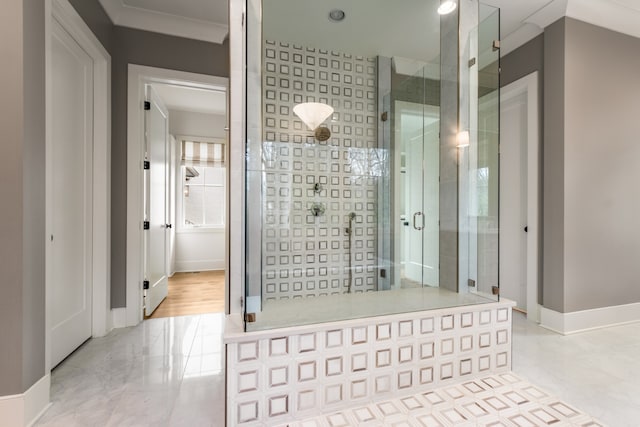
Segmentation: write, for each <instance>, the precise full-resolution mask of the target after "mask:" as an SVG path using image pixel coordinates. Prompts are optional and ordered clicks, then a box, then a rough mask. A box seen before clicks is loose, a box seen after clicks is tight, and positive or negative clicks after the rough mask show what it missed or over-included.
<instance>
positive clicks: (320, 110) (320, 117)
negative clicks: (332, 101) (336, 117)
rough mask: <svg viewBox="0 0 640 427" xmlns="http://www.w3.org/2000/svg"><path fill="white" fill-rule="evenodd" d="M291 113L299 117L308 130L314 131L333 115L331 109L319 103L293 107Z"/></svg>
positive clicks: (307, 103) (305, 103)
mask: <svg viewBox="0 0 640 427" xmlns="http://www.w3.org/2000/svg"><path fill="white" fill-rule="evenodd" d="M293 112H294V113H296V116H298V117H300V120H302V121H303V122H304V124H305V125H307V127H308V128H309V130H316V129H317V128H318V126H320V125H321V124H322V122H324V121H325V120H327V119H328V118H329V116H330V115H332V114H333V108H332V107H331V106H330V105H327V104H322V103H320V102H304V103H302V104H298V105H296V106H295V107H293Z"/></svg>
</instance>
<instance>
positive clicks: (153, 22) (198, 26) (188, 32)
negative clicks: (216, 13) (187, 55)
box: [100, 0, 229, 44]
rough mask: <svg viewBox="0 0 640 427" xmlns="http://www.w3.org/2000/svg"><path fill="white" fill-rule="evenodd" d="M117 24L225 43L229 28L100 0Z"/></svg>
mask: <svg viewBox="0 0 640 427" xmlns="http://www.w3.org/2000/svg"><path fill="white" fill-rule="evenodd" d="M100 4H101V5H102V7H103V8H104V10H105V12H107V15H109V18H111V21H113V23H114V25H118V26H121V27H128V28H136V29H139V30H144V31H151V32H154V33H162V34H168V35H171V36H176V37H184V38H188V39H194V40H202V41H206V42H210V43H217V44H222V43H223V42H224V39H225V38H226V37H227V35H228V34H229V26H228V25H223V24H218V23H215V22H209V21H203V20H199V19H191V18H185V17H183V16H177V15H171V14H167V13H161V12H155V11H152V10H148V9H140V8H136V7H131V6H126V5H125V4H124V3H123V2H122V0H100Z"/></svg>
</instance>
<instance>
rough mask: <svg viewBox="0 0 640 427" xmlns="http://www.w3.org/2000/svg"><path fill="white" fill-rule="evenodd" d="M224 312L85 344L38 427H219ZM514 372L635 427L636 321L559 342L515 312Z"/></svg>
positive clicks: (67, 364) (65, 366) (639, 415)
mask: <svg viewBox="0 0 640 427" xmlns="http://www.w3.org/2000/svg"><path fill="white" fill-rule="evenodd" d="M222 323H223V317H222V315H221V314H207V315H197V316H183V317H176V318H164V319H151V320H147V321H145V322H143V323H142V324H140V325H138V326H136V327H134V328H126V329H119V330H114V331H113V332H111V333H110V334H109V335H108V336H107V337H104V338H97V339H93V340H91V341H89V342H88V343H87V344H86V345H84V346H83V347H82V348H81V349H79V350H78V351H77V352H76V353H74V354H73V355H72V356H71V357H69V358H68V359H67V360H66V361H64V362H63V363H62V364H61V365H60V366H59V367H58V368H56V369H55V370H54V371H53V374H52V396H51V398H52V405H51V407H50V408H49V410H48V411H47V412H46V413H45V415H44V416H43V417H42V418H41V419H40V421H39V422H38V423H37V424H36V425H38V426H64V427H73V426H209V427H212V426H215V427H218V426H223V425H224V417H223V414H224V360H223V347H222V338H221V337H222ZM513 335H514V336H513V371H514V373H515V374H516V375H517V376H519V377H521V378H523V379H524V380H526V381H528V382H529V383H532V384H533V385H535V386H536V387H539V388H540V389H541V390H545V391H546V392H549V393H550V394H551V395H554V396H556V397H557V398H559V399H560V400H562V401H563V402H566V403H567V404H569V405H571V406H572V407H574V408H576V409H577V410H580V411H582V412H585V413H587V414H589V415H591V416H593V417H594V418H596V419H598V420H600V421H601V422H602V423H604V424H605V425H609V426H612V427H617V426H620V427H627V426H628V427H631V426H633V427H637V426H640V363H638V361H639V360H640V323H634V324H629V325H624V326H616V327H611V328H606V329H600V330H595V331H591V332H586V333H581V334H577V335H573V336H568V337H563V336H560V335H557V334H554V333H553V332H549V331H547V330H545V329H542V328H540V327H539V326H537V325H535V324H533V323H530V322H527V321H526V320H525V319H524V317H523V316H522V315H520V314H515V315H514V334H513Z"/></svg>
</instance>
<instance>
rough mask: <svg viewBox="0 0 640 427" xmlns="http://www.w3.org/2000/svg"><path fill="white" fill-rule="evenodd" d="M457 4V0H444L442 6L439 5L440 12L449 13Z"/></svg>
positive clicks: (441, 13) (442, 13)
mask: <svg viewBox="0 0 640 427" xmlns="http://www.w3.org/2000/svg"><path fill="white" fill-rule="evenodd" d="M456 6H457V4H456V2H455V0H444V1H443V2H442V3H440V7H438V13H439V14H440V15H447V14H449V13H451V12H453V11H454V10H456Z"/></svg>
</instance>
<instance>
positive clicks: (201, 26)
mask: <svg viewBox="0 0 640 427" xmlns="http://www.w3.org/2000/svg"><path fill="white" fill-rule="evenodd" d="M228 1H229V0H100V3H101V4H102V5H103V7H104V8H105V10H106V12H107V14H108V15H109V17H110V18H111V20H112V21H113V22H114V23H115V24H116V25H121V26H125V27H132V28H138V29H142V30H147V31H154V32H159V33H165V34H170V35H174V36H179V37H187V38H192V39H196V40H205V41H210V42H214V43H222V42H223V41H224V39H225V38H226V37H227V35H228V32H229V25H228ZM458 1H459V2H463V1H464V0H458ZM439 2H440V1H439V0H349V1H344V0H322V1H320V0H268V2H267V0H265V2H264V4H265V7H264V8H263V9H264V10H263V13H264V19H265V22H266V23H267V28H265V36H266V37H272V38H279V39H280V40H292V38H293V37H294V35H295V37H296V41H297V42H298V43H300V44H303V43H304V44H306V45H309V46H316V47H322V46H321V45H323V46H326V47H329V48H333V49H336V48H340V49H341V50H342V51H345V52H346V51H348V50H349V49H352V50H353V51H354V52H356V51H357V53H358V54H361V55H371V54H380V55H385V56H390V55H392V56H404V57H409V58H416V57H417V58H419V59H421V60H423V61H428V60H431V59H433V58H434V52H435V50H432V49H430V48H429V46H434V45H433V44H431V43H428V42H425V40H429V39H430V38H433V37H434V36H435V37H437V30H436V28H437V27H435V26H434V25H435V24H436V23H437V21H434V20H437V15H435V14H434V13H433V11H434V10H435V8H436V7H437V5H438V4H439ZM482 2H483V3H487V4H489V5H492V6H495V7H499V8H500V14H501V40H502V44H501V54H502V55H505V54H507V53H509V52H510V51H512V50H513V49H515V48H517V47H518V46H520V45H522V44H524V43H525V42H527V41H528V40H530V39H532V38H533V37H535V36H537V35H538V34H540V33H542V31H543V29H544V27H545V26H547V25H549V24H551V23H552V22H554V21H555V20H557V19H559V18H561V17H563V16H569V17H572V18H576V19H579V20H582V21H585V22H588V23H591V24H594V25H598V26H601V27H605V28H609V29H612V30H614V31H619V32H622V33H625V34H629V35H632V36H634V37H640V0H482ZM332 8H340V9H343V10H344V11H345V12H346V14H347V17H346V19H345V21H344V22H343V23H341V24H336V23H331V22H329V20H328V19H327V14H328V12H329V10H331V9H332ZM269 22H272V23H274V24H272V25H269V24H268V23H269ZM393 23H396V24H395V25H394V24H393ZM354 36H357V37H354ZM347 43H348V45H347ZM374 52H375V53H374Z"/></svg>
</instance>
